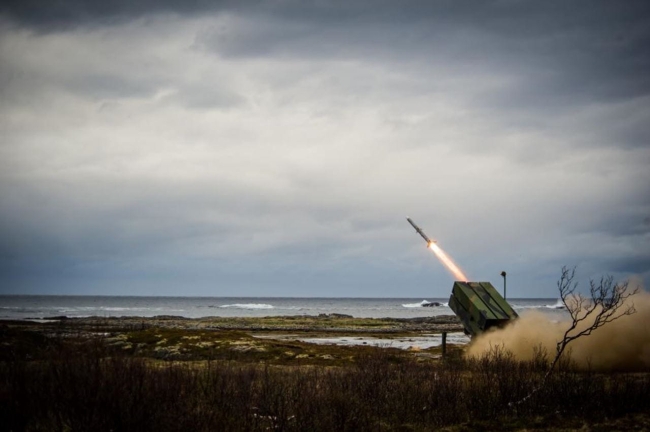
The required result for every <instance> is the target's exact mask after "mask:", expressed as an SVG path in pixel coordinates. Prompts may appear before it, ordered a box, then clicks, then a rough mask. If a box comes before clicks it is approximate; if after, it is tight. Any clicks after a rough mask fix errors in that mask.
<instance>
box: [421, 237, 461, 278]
mask: <svg viewBox="0 0 650 432" xmlns="http://www.w3.org/2000/svg"><path fill="white" fill-rule="evenodd" d="M429 249H431V250H432V251H433V253H435V254H436V256H437V257H438V259H439V260H440V262H442V263H443V264H444V265H445V267H447V270H449V271H450V272H451V274H453V275H454V277H455V278H456V280H459V281H466V280H467V276H465V273H463V271H462V270H461V269H460V268H458V266H457V265H456V263H455V262H454V261H453V260H452V259H451V258H450V257H449V255H447V254H446V253H445V251H443V250H442V249H441V248H440V246H438V245H437V244H435V243H433V242H431V243H429Z"/></svg>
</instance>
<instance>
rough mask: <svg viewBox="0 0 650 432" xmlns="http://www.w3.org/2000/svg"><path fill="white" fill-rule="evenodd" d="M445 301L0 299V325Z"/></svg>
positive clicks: (368, 314)
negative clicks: (3, 322)
mask: <svg viewBox="0 0 650 432" xmlns="http://www.w3.org/2000/svg"><path fill="white" fill-rule="evenodd" d="M447 302H448V298H430V299H421V298H325V297H321V298H315V297H136V296H39V295H2V296H0V319H1V320H43V319H47V318H53V317H61V316H66V317H69V318H73V317H90V316H97V317H121V316H139V317H153V316H159V315H167V316H170V315H171V316H180V317H186V318H202V317H211V316H215V317H265V316H295V315H308V316H318V315H321V314H344V315H350V316H353V317H355V318H417V317H431V316H437V315H453V311H452V310H451V309H450V308H449V306H448V304H447ZM508 302H509V303H510V305H511V306H512V307H513V309H514V310H515V311H516V312H517V313H518V314H519V315H522V314H525V313H526V312H528V311H532V310H538V311H541V312H543V313H545V314H548V315H549V316H551V318H557V319H561V318H562V315H563V314H564V313H566V312H564V311H563V310H562V307H561V306H562V304H561V302H560V301H559V300H558V299H553V298H513V299H508Z"/></svg>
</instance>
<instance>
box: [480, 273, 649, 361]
mask: <svg viewBox="0 0 650 432" xmlns="http://www.w3.org/2000/svg"><path fill="white" fill-rule="evenodd" d="M630 285H631V284H630ZM630 302H632V303H633V304H634V307H635V308H636V313H634V314H632V315H628V316H623V317H621V318H620V319H618V320H616V321H613V322H610V323H607V324H605V325H604V326H602V327H600V328H598V329H596V330H595V331H594V332H593V333H592V334H591V335H588V336H582V337H580V338H578V339H576V340H574V341H573V342H571V343H570V344H569V345H568V346H567V351H565V353H564V355H570V356H571V359H572V360H573V361H574V362H575V363H576V364H577V365H578V366H579V367H582V368H587V367H588V368H591V369H592V370H597V371H610V370H621V371H639V370H648V369H650V325H649V323H650V293H648V292H645V291H640V292H639V293H638V294H636V295H634V296H632V297H630V298H628V299H627V300H626V303H624V304H623V306H622V308H621V309H620V310H625V308H626V307H627V305H628V304H629V303H630ZM570 324H571V323H570V321H569V320H566V321H561V322H557V321H556V322H553V321H551V320H550V319H549V317H548V316H546V315H544V314H543V313H541V312H536V311H532V312H530V313H527V314H525V315H523V316H522V317H521V318H519V319H518V320H516V321H515V322H514V323H513V324H511V325H508V326H507V327H505V328H503V329H497V330H494V331H490V332H487V333H485V334H483V335H481V336H479V337H477V338H476V339H475V340H473V341H472V343H471V344H470V346H469V348H468V351H467V355H468V356H470V357H480V356H481V355H483V354H485V353H486V352H488V351H489V350H490V349H491V348H492V347H495V346H501V347H503V348H505V349H506V350H508V351H510V352H512V353H513V354H514V355H515V357H516V358H517V359H520V360H530V359H532V357H533V354H534V349H535V348H536V347H537V348H539V347H541V348H543V349H545V350H546V352H547V353H548V356H549V359H553V357H555V353H556V344H557V342H558V341H559V340H561V339H562V336H563V335H564V332H565V331H566V330H567V329H568V328H569V326H570ZM582 328H584V327H582Z"/></svg>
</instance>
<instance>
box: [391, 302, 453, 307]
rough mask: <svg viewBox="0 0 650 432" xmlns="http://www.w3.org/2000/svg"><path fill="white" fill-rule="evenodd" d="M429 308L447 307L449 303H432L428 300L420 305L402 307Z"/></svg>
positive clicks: (411, 304)
mask: <svg viewBox="0 0 650 432" xmlns="http://www.w3.org/2000/svg"><path fill="white" fill-rule="evenodd" d="M429 306H444V307H446V306H447V303H440V302H430V301H428V300H422V301H421V302H420V303H407V304H403V305H402V307H405V308H419V307H429Z"/></svg>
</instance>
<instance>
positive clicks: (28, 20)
mask: <svg viewBox="0 0 650 432" xmlns="http://www.w3.org/2000/svg"><path fill="white" fill-rule="evenodd" d="M2 11H3V12H4V13H5V14H6V15H8V16H9V17H11V18H12V19H13V20H15V21H18V22H20V23H23V24H25V25H27V26H30V27H32V28H35V29H37V30H38V29H48V28H52V27H54V28H59V27H66V26H88V25H91V26H92V25H99V24H102V23H106V22H109V23H110V22H114V21H128V20H132V19H138V18H142V17H147V16H152V15H156V14H164V13H174V14H180V15H191V16H201V15H202V14H206V13H215V12H216V13H228V14H231V15H234V16H239V17H244V18H246V17H248V18H247V19H248V20H247V21H246V22H245V23H243V25H242V23H238V24H239V25H238V26H228V25H227V24H224V25H222V26H219V27H218V28H215V29H213V31H212V32H208V33H207V34H204V35H203V37H202V42H203V43H205V44H206V45H208V46H209V47H210V48H211V49H214V50H215V51H216V52H218V53H220V54H221V55H229V56H236V57H241V56H260V55H262V56H263V55H280V56H282V55H284V56H300V57H312V58H318V57H327V56H333V55H336V56H337V57H340V56H341V55H343V56H344V57H348V58H356V57H359V56H361V57H366V58H368V57H369V58H372V57H377V58H382V57H385V56H389V57H392V58H394V59H395V60H396V61H415V62H419V63H421V62H422V61H424V62H429V63H431V66H430V67H434V68H435V67H440V66H441V65H440V64H438V63H437V62H436V60H437V59H442V60H443V61H447V60H451V59H454V60H456V61H457V63H458V65H460V67H461V70H459V72H462V73H472V69H476V68H483V67H486V66H488V67H492V68H495V69H497V68H498V69H500V72H505V71H504V69H505V70H506V71H510V73H511V74H512V78H514V79H518V80H519V82H513V83H510V85H511V88H510V91H509V92H508V93H507V94H504V93H502V92H500V93H498V94H493V95H487V100H486V101H485V103H491V104H493V105H495V106H500V107H502V108H504V107H505V108H507V107H508V106H512V107H513V108H517V107H520V106H521V105H523V104H529V103H530V100H531V99H533V100H535V105H536V106H537V107H540V108H542V109H544V110H553V109H557V108H558V107H562V109H563V110H566V107H569V106H572V105H574V104H576V103H577V102H584V101H585V100H594V101H598V100H617V99H621V98H634V97H640V96H642V95H647V94H648V93H649V92H650V50H648V49H647V47H648V46H650V3H648V2H645V1H626V2H608V1H596V2H594V1H576V2H562V1H550V2H532V1H529V2H525V1H491V2H446V1H432V2H430V1H410V2H406V3H403V2H399V3H396V2H390V1H380V2H376V1H373V2H343V1H326V2H320V1H312V2H300V1H287V2H257V1H255V2H250V1H248V2H246V1H244V2H234V1H232V2H231V1H224V2H209V1H190V2H185V1H144V2H129V1H111V2H102V1H75V0H70V1H63V2H32V1H27V2H25V1H8V2H4V3H3V6H2ZM423 72H424V73H426V67H425V68H424V70H423Z"/></svg>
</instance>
